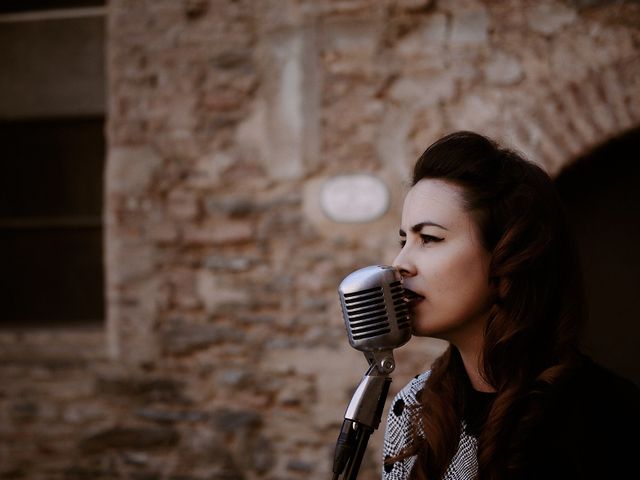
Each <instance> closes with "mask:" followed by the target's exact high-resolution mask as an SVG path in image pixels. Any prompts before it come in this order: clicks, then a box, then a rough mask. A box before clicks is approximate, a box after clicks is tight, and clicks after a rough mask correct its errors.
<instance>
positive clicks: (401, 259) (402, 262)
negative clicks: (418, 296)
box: [392, 248, 416, 278]
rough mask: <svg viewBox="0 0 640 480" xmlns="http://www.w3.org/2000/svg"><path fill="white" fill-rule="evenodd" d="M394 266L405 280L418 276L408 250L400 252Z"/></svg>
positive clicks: (404, 249)
mask: <svg viewBox="0 0 640 480" xmlns="http://www.w3.org/2000/svg"><path fill="white" fill-rule="evenodd" d="M392 266H393V267H395V268H397V269H398V271H399V272H400V275H402V277H403V278H407V277H413V276H414V275H415V274H416V267H415V265H414V264H413V262H411V259H410V256H409V255H408V252H407V249H406V248H403V249H402V250H400V253H398V255H397V256H396V258H395V260H394V261H393V263H392Z"/></svg>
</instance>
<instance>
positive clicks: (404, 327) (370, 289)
mask: <svg viewBox="0 0 640 480" xmlns="http://www.w3.org/2000/svg"><path fill="white" fill-rule="evenodd" d="M339 292H340V300H341V303H342V309H343V315H344V320H345V325H346V327H347V333H348V335H349V343H350V344H351V345H352V346H353V347H354V348H356V349H358V350H365V351H367V350H377V349H385V348H396V347H399V346H401V345H403V344H404V343H406V342H407V341H408V340H409V338H410V337H411V321H410V319H409V309H408V307H407V304H406V302H405V301H404V296H405V293H404V288H403V286H402V280H401V277H400V274H399V272H398V271H397V270H396V269H395V268H393V267H388V266H380V265H377V266H372V267H366V268H363V269H360V270H357V271H356V272H354V273H352V274H351V275H349V276H348V277H347V278H345V279H344V280H343V282H342V283H341V284H340V288H339Z"/></svg>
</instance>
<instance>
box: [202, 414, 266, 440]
mask: <svg viewBox="0 0 640 480" xmlns="http://www.w3.org/2000/svg"><path fill="white" fill-rule="evenodd" d="M212 422H213V426H214V428H216V429H217V430H218V431H219V432H222V433H231V434H242V433H245V434H246V433H247V432H250V431H253V430H256V429H257V428H259V427H260V426H261V425H262V417H261V416H260V414H259V413H258V412H257V411H255V410H231V409H228V408H221V409H218V410H216V411H215V412H213V417H212Z"/></svg>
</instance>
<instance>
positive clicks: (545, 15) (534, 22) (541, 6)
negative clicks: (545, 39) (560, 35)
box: [526, 2, 577, 35]
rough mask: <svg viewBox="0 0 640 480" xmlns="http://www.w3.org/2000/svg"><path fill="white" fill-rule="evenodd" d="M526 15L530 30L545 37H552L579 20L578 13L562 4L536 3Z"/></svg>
mask: <svg viewBox="0 0 640 480" xmlns="http://www.w3.org/2000/svg"><path fill="white" fill-rule="evenodd" d="M526 15H527V23H528V25H529V28H531V30H533V31H534V32H538V33H541V34H543V35H552V34H554V33H556V32H557V31H559V30H560V29H562V28H563V27H565V26H566V25H569V24H570V23H573V22H575V21H576V19H577V14H576V11H575V10H573V9H572V8H570V7H568V6H566V5H565V4H562V3H560V2H553V3H549V2H544V3H543V2H539V3H534V4H532V6H531V7H529V8H527V10H526Z"/></svg>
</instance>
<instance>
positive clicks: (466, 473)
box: [382, 372, 478, 480]
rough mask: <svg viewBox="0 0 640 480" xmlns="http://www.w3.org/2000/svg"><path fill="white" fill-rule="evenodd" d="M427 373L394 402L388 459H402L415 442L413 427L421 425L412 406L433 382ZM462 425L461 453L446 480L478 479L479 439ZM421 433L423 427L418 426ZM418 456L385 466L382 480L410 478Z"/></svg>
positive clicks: (386, 448)
mask: <svg viewBox="0 0 640 480" xmlns="http://www.w3.org/2000/svg"><path fill="white" fill-rule="evenodd" d="M429 373H430V372H425V373H423V374H421V375H418V376H417V377H415V378H414V379H413V380H411V382H409V383H408V384H407V385H406V386H405V387H404V388H403V389H402V390H401V391H400V392H398V394H397V395H396V396H395V398H394V399H393V402H392V403H391V406H390V408H389V414H388V416H387V429H386V432H385V435H384V448H383V452H384V458H385V459H387V458H390V457H394V456H396V455H398V454H399V453H400V452H401V451H402V450H404V448H405V447H407V446H408V445H409V442H410V441H411V425H412V424H414V423H415V422H420V420H419V419H417V418H416V417H415V414H414V413H413V410H412V409H411V408H408V407H410V406H411V405H417V403H418V401H417V399H416V397H417V395H418V392H420V391H421V390H422V389H423V388H424V385H425V382H426V381H427V378H429ZM465 430H466V429H465V424H464V422H462V429H461V433H460V443H459V445H458V451H457V452H456V454H455V455H454V456H453V459H452V460H451V464H450V465H449V467H448V468H447V470H446V471H445V474H444V476H443V477H442V478H443V480H472V479H474V478H476V477H477V475H478V460H477V446H478V443H477V439H476V438H475V437H474V436H472V435H469V434H468V433H467V432H466V431H465ZM418 432H420V426H419V423H418ZM415 460H416V458H415V456H413V457H409V458H406V459H404V460H400V461H397V462H395V463H393V464H391V465H383V468H382V480H405V479H406V478H408V477H409V473H410V472H411V468H412V467H413V464H414V463H415Z"/></svg>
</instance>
